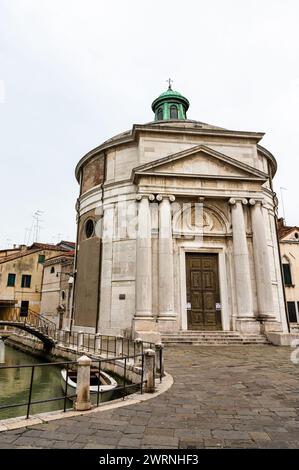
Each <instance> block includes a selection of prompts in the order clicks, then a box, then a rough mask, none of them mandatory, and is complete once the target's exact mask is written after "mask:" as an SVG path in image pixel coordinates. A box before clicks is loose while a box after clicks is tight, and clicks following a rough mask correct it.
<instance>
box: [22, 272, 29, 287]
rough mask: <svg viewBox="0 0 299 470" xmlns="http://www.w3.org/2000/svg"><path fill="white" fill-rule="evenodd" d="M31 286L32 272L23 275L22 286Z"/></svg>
mask: <svg viewBox="0 0 299 470" xmlns="http://www.w3.org/2000/svg"><path fill="white" fill-rule="evenodd" d="M30 286H31V276H30V274H23V275H22V282H21V287H25V288H29V287H30Z"/></svg>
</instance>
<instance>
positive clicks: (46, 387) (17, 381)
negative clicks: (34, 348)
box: [0, 345, 72, 420]
mask: <svg viewBox="0 0 299 470" xmlns="http://www.w3.org/2000/svg"><path fill="white" fill-rule="evenodd" d="M41 362H46V361H44V360H43V359H42V358H35V357H33V356H31V355H29V354H25V353H23V352H21V351H18V350H16V349H14V348H11V347H10V346H8V345H5V364H1V365H6V366H13V365H14V366H17V365H24V364H30V365H35V364H39V363H41ZM30 378H31V368H30V367H28V368H18V369H4V370H1V369H0V406H2V405H10V404H14V403H18V404H20V403H24V402H27V400H28V397H29V388H30ZM62 395H63V390H62V387H61V383H60V368H59V367H58V366H54V365H50V366H47V367H38V366H37V367H35V370H34V381H33V390H32V401H35V400H47V399H49V398H54V397H57V398H58V397H61V396H62ZM63 406H64V401H63V400H57V401H54V402H49V403H40V404H36V405H31V407H30V414H31V415H32V414H36V413H43V412H46V411H55V410H61V409H63ZM67 408H72V403H71V402H70V401H68V402H67ZM26 413H27V407H26V406H18V407H15V408H8V409H0V420H1V419H6V418H12V417H15V416H24V415H26Z"/></svg>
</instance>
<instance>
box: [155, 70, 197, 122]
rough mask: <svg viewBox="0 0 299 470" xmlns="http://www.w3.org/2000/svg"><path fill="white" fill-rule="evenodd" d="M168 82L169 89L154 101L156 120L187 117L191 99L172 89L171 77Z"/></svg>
mask: <svg viewBox="0 0 299 470" xmlns="http://www.w3.org/2000/svg"><path fill="white" fill-rule="evenodd" d="M168 84H169V85H168V90H166V91H164V92H163V93H161V95H159V96H158V98H156V99H155V100H154V101H153V103H152V110H153V111H154V113H155V121H165V120H173V119H178V120H181V119H187V115H186V113H187V111H188V108H189V101H188V100H187V98H185V97H184V96H183V95H181V93H179V92H178V91H175V90H173V89H172V87H171V80H170V79H169V80H168Z"/></svg>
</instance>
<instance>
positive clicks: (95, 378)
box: [61, 369, 118, 404]
mask: <svg viewBox="0 0 299 470" xmlns="http://www.w3.org/2000/svg"><path fill="white" fill-rule="evenodd" d="M65 385H66V369H62V371H61V386H62V389H63V390H65ZM117 385H118V384H117V382H116V380H114V379H113V378H112V377H111V376H110V375H108V374H107V373H106V372H104V371H102V370H101V371H100V378H99V371H98V369H91V371H90V388H89V390H90V400H91V402H92V403H93V404H95V403H97V394H98V392H100V396H99V403H101V402H103V401H108V400H110V399H111V397H112V395H113V391H114V389H115V388H116V387H117ZM76 389H77V371H73V370H69V371H68V377H67V395H68V396H71V397H72V398H70V400H72V401H75V399H76Z"/></svg>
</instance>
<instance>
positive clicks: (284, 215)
mask: <svg viewBox="0 0 299 470" xmlns="http://www.w3.org/2000/svg"><path fill="white" fill-rule="evenodd" d="M282 191H287V188H283V187H282V186H280V199H281V205H282V214H283V220H284V224H286V213H285V208H284V202H283V195H282Z"/></svg>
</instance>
